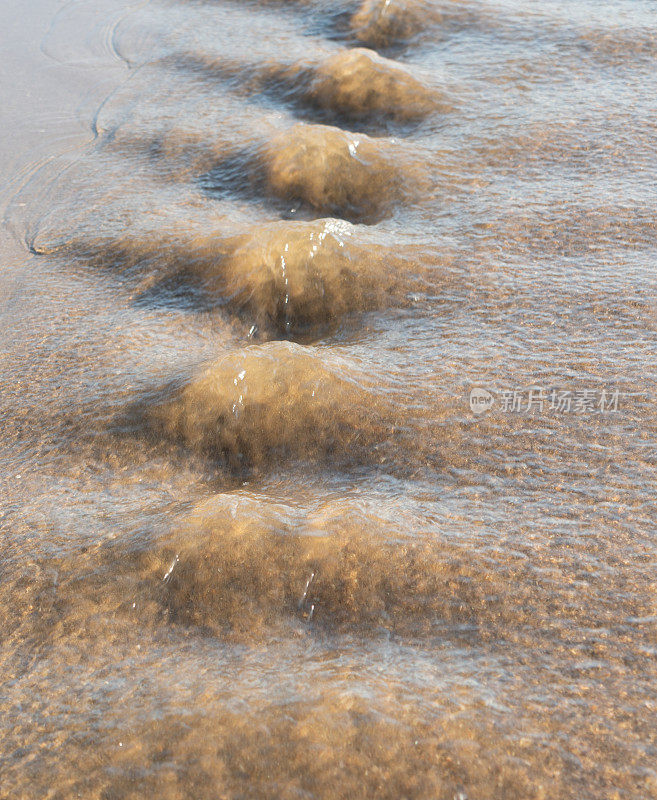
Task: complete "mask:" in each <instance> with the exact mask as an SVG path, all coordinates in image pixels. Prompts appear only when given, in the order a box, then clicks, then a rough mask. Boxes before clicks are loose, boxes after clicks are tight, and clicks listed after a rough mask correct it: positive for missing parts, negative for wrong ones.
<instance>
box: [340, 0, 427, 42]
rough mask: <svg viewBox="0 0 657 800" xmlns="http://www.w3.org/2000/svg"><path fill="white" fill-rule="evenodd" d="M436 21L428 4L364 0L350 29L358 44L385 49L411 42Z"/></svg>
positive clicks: (406, 0) (407, 0) (419, 0)
mask: <svg viewBox="0 0 657 800" xmlns="http://www.w3.org/2000/svg"><path fill="white" fill-rule="evenodd" d="M440 19H441V14H440V12H439V11H438V10H437V9H436V7H435V6H434V5H433V4H432V3H431V2H430V1H429V0H364V2H363V4H362V5H361V7H360V9H359V10H358V11H357V12H356V13H355V14H354V15H353V17H352V18H351V24H350V27H351V30H352V33H353V35H354V37H355V38H356V39H357V40H358V41H359V42H362V43H363V44H366V45H368V46H370V47H374V48H385V47H392V46H394V45H396V44H401V43H404V42H407V41H409V40H410V39H413V38H414V37H416V36H417V35H418V34H420V33H422V31H424V30H425V29H426V28H429V27H431V26H433V25H436V24H437V23H438V22H440Z"/></svg>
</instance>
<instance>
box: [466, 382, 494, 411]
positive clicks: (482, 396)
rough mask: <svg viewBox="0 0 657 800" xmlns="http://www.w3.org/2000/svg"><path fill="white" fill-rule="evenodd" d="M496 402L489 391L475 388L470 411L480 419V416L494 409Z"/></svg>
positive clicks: (471, 393) (472, 391)
mask: <svg viewBox="0 0 657 800" xmlns="http://www.w3.org/2000/svg"><path fill="white" fill-rule="evenodd" d="M494 402H495V398H494V397H493V395H492V394H491V393H490V392H489V391H488V389H482V388H481V387H480V386H475V387H474V388H473V389H471V391H470V410H471V411H472V413H473V414H475V416H477V417H478V416H479V415H480V414H485V413H486V411H488V410H489V409H490V408H491V407H492V405H493V403H494Z"/></svg>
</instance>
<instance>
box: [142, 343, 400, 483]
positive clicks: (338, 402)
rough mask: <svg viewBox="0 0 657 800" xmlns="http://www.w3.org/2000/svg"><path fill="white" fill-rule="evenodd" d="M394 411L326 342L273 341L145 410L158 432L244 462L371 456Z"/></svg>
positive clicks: (234, 463)
mask: <svg viewBox="0 0 657 800" xmlns="http://www.w3.org/2000/svg"><path fill="white" fill-rule="evenodd" d="M394 414H395V412H394V409H393V408H391V406H390V405H389V404H388V403H387V402H386V401H385V400H384V399H383V397H382V395H381V394H377V393H376V391H374V390H373V389H372V388H369V387H368V386H367V385H366V384H365V382H364V381H363V379H362V376H361V375H360V374H359V372H358V370H357V369H356V368H354V367H353V366H352V365H351V364H350V363H349V362H347V361H345V360H344V359H342V358H340V357H338V356H337V355H335V354H334V353H331V352H330V351H328V352H327V350H326V348H322V349H321V350H318V349H317V348H313V347H303V346H301V345H298V344H293V343H291V342H269V343H267V344H264V345H255V346H252V347H248V348H246V349H244V350H241V351H239V352H237V353H232V354H230V355H228V356H226V357H224V358H221V359H220V360H219V361H218V362H217V363H215V364H213V365H212V366H211V367H209V368H208V369H207V370H206V371H205V372H204V373H203V374H202V375H200V376H199V377H198V378H196V379H195V380H192V381H191V383H189V384H188V385H186V386H184V387H183V388H182V389H180V390H178V391H177V392H176V393H175V395H174V396H173V397H172V398H170V399H165V400H164V401H163V402H161V403H160V404H156V405H155V406H153V407H151V408H149V409H148V410H147V412H146V417H147V420H148V422H149V424H150V427H151V429H152V430H154V431H156V432H157V433H158V434H162V433H163V434H164V435H165V436H167V437H169V438H171V439H173V440H175V441H179V442H181V443H182V444H183V445H185V446H187V447H189V448H191V449H193V450H194V451H196V452H198V453H201V454H205V455H208V456H210V457H212V458H216V459H218V460H220V461H224V462H228V464H229V465H230V466H231V467H233V468H236V469H240V468H257V467H259V466H264V465H266V464H268V463H271V462H272V461H276V462H280V461H281V460H285V459H303V460H304V461H306V460H308V461H312V462H318V461H322V460H323V459H326V458H329V459H330V460H331V462H332V463H335V462H336V461H343V462H345V461H353V460H360V461H366V462H368V463H372V462H373V461H374V460H376V449H377V446H378V445H381V446H382V445H383V444H385V443H386V442H387V441H388V440H389V439H390V437H391V435H392V433H393V431H394Z"/></svg>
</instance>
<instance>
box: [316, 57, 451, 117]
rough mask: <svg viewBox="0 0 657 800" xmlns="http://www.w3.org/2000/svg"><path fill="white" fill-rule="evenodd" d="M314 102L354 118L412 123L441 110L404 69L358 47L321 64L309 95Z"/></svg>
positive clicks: (431, 93) (430, 93)
mask: <svg viewBox="0 0 657 800" xmlns="http://www.w3.org/2000/svg"><path fill="white" fill-rule="evenodd" d="M307 94H308V96H309V98H310V99H311V100H312V102H313V103H314V104H315V105H317V106H319V107H320V108H324V109H329V110H331V111H335V112H337V113H340V114H344V115H345V116H349V117H351V118H354V119H359V118H370V117H375V118H376V117H378V118H382V117H386V118H392V119H395V120H398V121H411V120H417V119H421V118H422V117H426V116H427V115H428V114H430V113H431V112H432V111H435V110H436V109H438V108H439V106H440V102H439V99H438V97H437V96H436V93H435V92H434V91H432V90H431V89H430V88H429V87H428V86H427V85H426V84H424V83H422V82H421V81H419V80H417V78H414V77H413V75H411V74H410V72H408V71H407V70H406V69H404V67H402V66H400V65H399V64H397V63H396V62H394V61H391V60H390V59H387V58H383V57H382V56H380V55H378V54H377V53H375V52H374V51H373V50H368V49H366V48H364V47H356V48H353V49H349V50H344V51H343V52H340V53H338V54H337V55H334V56H331V57H330V58H328V59H326V60H325V61H322V62H321V63H320V64H319V65H318V66H317V68H316V71H315V73H314V76H313V78H312V79H311V81H310V85H309V88H308V92H307Z"/></svg>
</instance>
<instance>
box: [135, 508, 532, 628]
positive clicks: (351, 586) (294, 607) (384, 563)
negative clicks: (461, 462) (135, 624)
mask: <svg viewBox="0 0 657 800" xmlns="http://www.w3.org/2000/svg"><path fill="white" fill-rule="evenodd" d="M145 558H146V561H147V562H150V565H148V563H147V564H146V565H145V567H146V572H148V571H152V572H154V573H155V577H156V581H157V583H159V584H160V585H159V586H158V594H159V595H160V598H159V600H160V602H162V603H163V605H164V606H165V608H166V609H167V610H168V612H169V614H170V615H171V618H172V620H173V621H174V622H178V623H180V624H184V625H189V624H191V625H198V626H201V627H204V628H208V629H210V630H211V631H213V632H214V633H217V634H222V633H224V632H227V631H234V632H240V631H241V632H242V633H249V634H253V633H254V632H257V631H258V630H259V629H260V630H262V631H266V630H268V629H270V628H271V626H272V625H275V624H277V623H281V622H287V623H295V622H296V623H297V624H298V623H299V622H305V623H308V622H312V624H313V625H314V626H318V627H321V628H324V629H327V628H328V629H347V630H358V631H360V632H362V633H366V634H369V635H376V634H377V633H379V632H380V630H381V629H387V630H393V631H395V632H398V633H401V632H403V633H411V632H413V633H416V634H417V633H420V632H422V631H427V632H428V631H429V630H430V629H431V627H432V626H433V625H435V623H437V622H438V623H440V622H445V621H450V622H454V621H460V622H470V623H473V622H474V623H481V622H485V621H488V622H490V621H491V620H493V619H494V617H495V613H500V610H501V609H502V610H504V608H505V606H504V601H506V602H507V603H508V606H509V608H508V609H507V611H508V612H511V613H512V600H514V599H516V598H514V597H512V595H513V594H514V592H513V591H510V590H508V589H507V590H506V591H505V592H504V595H503V598H504V599H502V598H500V599H499V600H498V602H496V603H495V604H494V608H492V607H490V608H489V607H488V605H487V597H486V595H487V592H490V587H489V583H493V584H497V585H498V586H499V588H500V591H502V587H503V578H504V576H503V575H500V574H496V572H495V565H494V564H488V568H486V567H487V564H486V563H483V560H482V559H475V558H473V557H472V554H471V553H469V552H468V551H467V549H466V548H465V547H458V546H457V545H454V544H450V543H449V542H447V541H444V540H443V541H437V540H436V538H435V536H430V537H429V536H426V535H424V534H420V535H417V536H415V537H408V538H405V537H404V534H401V533H400V530H399V527H398V526H397V525H394V524H393V523H392V522H391V521H389V520H384V519H383V518H381V517H379V516H377V515H375V514H373V513H371V512H370V513H367V512H366V511H364V510H363V509H362V508H361V507H360V506H358V505H356V504H354V503H348V502H345V501H344V500H336V501H334V502H328V503H324V504H320V505H318V506H316V507H314V508H308V509H304V508H299V507H297V508H293V507H292V506H287V505H284V504H282V503H267V502H263V500H262V498H260V497H258V498H250V497H244V496H240V495H239V494H238V495H232V494H227V495H219V496H217V497H216V498H214V499H212V500H210V501H207V502H205V503H203V504H201V505H200V506H199V507H197V508H196V509H195V511H194V513H193V514H192V516H191V518H190V519H189V520H188V522H187V523H186V525H185V526H183V529H182V530H181V531H180V532H179V533H178V534H177V535H176V536H175V537H173V538H172V539H171V541H169V542H167V543H166V546H165V547H164V548H161V547H160V548H157V549H156V550H154V551H153V552H151V553H149V554H147V555H146V556H145ZM491 573H492V574H491ZM162 576H165V581H164V582H162ZM515 594H516V595H517V594H520V592H518V591H516V592H515ZM487 618H488V619H487Z"/></svg>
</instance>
